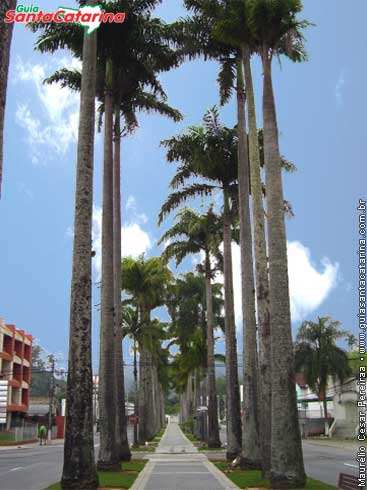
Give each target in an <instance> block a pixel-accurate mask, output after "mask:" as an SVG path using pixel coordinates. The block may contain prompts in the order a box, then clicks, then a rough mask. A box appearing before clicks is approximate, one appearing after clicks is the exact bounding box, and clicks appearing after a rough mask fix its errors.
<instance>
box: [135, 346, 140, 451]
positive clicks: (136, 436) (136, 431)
mask: <svg viewBox="0 0 367 490" xmlns="http://www.w3.org/2000/svg"><path fill="white" fill-rule="evenodd" d="M136 349H137V345H136V340H135V339H134V398H135V400H134V415H139V391H138V365H137V359H136V357H137V356H136ZM137 444H138V424H137V422H135V423H134V446H136V445H137Z"/></svg>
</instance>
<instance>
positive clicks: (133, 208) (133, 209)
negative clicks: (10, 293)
mask: <svg viewBox="0 0 367 490" xmlns="http://www.w3.org/2000/svg"><path fill="white" fill-rule="evenodd" d="M125 208H126V211H129V213H130V217H131V219H132V220H133V221H135V222H137V223H142V224H145V223H147V222H148V217H147V215H146V214H145V213H139V212H138V204H137V201H136V199H135V197H134V196H131V195H130V196H128V198H127V201H126V206H125Z"/></svg>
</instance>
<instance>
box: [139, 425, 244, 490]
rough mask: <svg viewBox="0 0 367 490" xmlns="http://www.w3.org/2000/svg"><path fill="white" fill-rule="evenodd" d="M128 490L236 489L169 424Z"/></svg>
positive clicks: (178, 430)
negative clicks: (142, 469)
mask: <svg viewBox="0 0 367 490" xmlns="http://www.w3.org/2000/svg"><path fill="white" fill-rule="evenodd" d="M147 457H148V458H149V463H148V464H147V465H146V467H145V468H144V471H142V473H140V475H139V477H138V478H137V480H136V481H135V483H134V485H133V486H132V488H131V490H209V489H210V490H234V489H238V487H237V486H236V485H234V484H233V483H232V482H231V481H230V480H228V479H227V478H226V477H225V476H224V475H223V474H222V473H221V471H219V470H218V469H217V468H216V467H215V466H214V465H213V464H211V463H209V461H208V459H207V458H206V456H205V455H203V454H200V453H199V451H198V450H197V448H196V447H195V446H194V445H193V444H192V443H191V442H190V441H189V440H188V439H187V438H186V437H185V436H184V434H183V433H182V431H181V429H180V428H179V426H178V424H177V423H176V422H171V423H170V424H169V425H168V427H167V430H166V432H165V434H164V436H163V437H162V439H161V442H160V443H159V445H158V447H157V450H156V452H155V453H153V454H151V455H149V456H148V455H147Z"/></svg>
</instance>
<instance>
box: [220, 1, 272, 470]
mask: <svg viewBox="0 0 367 490" xmlns="http://www.w3.org/2000/svg"><path fill="white" fill-rule="evenodd" d="M248 5H249V2H248V0H241V1H238V0H235V1H228V2H226V4H225V5H224V6H223V8H222V9H219V15H217V18H216V21H215V24H214V28H213V35H214V38H215V39H216V40H218V41H219V42H224V43H226V44H228V45H229V46H232V48H233V50H236V51H235V52H236V56H237V62H236V66H235V63H234V61H233V60H232V59H231V58H227V59H225V60H223V61H222V71H221V74H220V77H219V80H220V83H221V99H222V103H225V102H227V100H228V99H229V97H230V95H231V92H232V87H233V85H234V77H235V76H236V78H237V87H236V95H237V115H238V131H239V133H238V136H239V166H240V168H242V172H239V180H242V183H241V182H239V191H240V203H242V206H243V207H244V209H243V212H242V214H243V219H242V230H243V239H242V248H241V252H242V260H243V263H244V266H243V276H244V277H243V288H242V289H243V292H244V293H245V292H246V291H247V296H248V298H247V300H245V303H247V305H250V306H251V309H250V307H248V315H247V317H248V320H247V321H245V322H244V325H247V326H248V327H250V328H245V335H246V337H249V338H245V335H244V358H245V365H244V379H245V386H244V405H245V407H244V412H245V414H246V413H247V414H248V415H245V418H246V419H247V420H245V421H244V425H243V447H242V456H243V460H244V461H243V463H246V462H247V463H250V465H254V464H255V466H257V465H258V463H259V446H260V444H261V467H262V470H263V473H264V476H269V473H270V455H271V451H270V443H271V382H270V374H271V364H270V360H271V351H270V311H269V281H268V264H267V251H266V237H265V214H264V207H263V191H264V187H263V184H262V181H261V161H260V151H259V137H258V130H257V122H256V111H255V98H254V90H253V81H252V73H251V64H250V59H251V54H252V52H253V50H254V47H253V40H252V37H251V32H250V28H249V11H248V10H249V8H248ZM242 62H243V67H244V78H243V73H242V66H241V64H242ZM244 82H245V84H244ZM244 85H245V86H246V102H247V116H248V123H249V134H248V138H247V137H246V119H245V111H244V108H245V95H244ZM247 146H248V148H247ZM248 167H249V170H248ZM240 176H242V179H240ZM248 176H250V182H251V186H249V184H248ZM248 192H249V193H250V194H251V197H252V214H253V229H254V258H255V271H256V299H257V319H258V328H259V336H258V337H259V359H258V361H257V359H256V350H255V349H254V345H256V334H255V333H254V323H253V322H254V315H253V313H252V311H253V308H254V304H253V299H254V295H253V294H252V295H251V297H250V294H249V291H251V289H252V288H253V283H254V281H253V280H252V278H253V270H252V264H251V262H252V257H251V253H248V250H251V245H250V240H251V226H250V224H249V222H248V220H249V210H248V209H247V202H248V198H247V197H246V196H247V193H248ZM246 230H247V231H246ZM246 237H247V240H248V241H246ZM248 247H250V248H249V249H248ZM246 260H248V264H247V267H246V265H245V261H246ZM246 276H247V277H249V278H250V280H249V281H248V284H246V283H245V278H246ZM244 297H245V294H244ZM244 318H245V308H244ZM255 321H256V320H255ZM246 346H247V347H246ZM246 359H247V360H248V363H246ZM257 362H258V364H259V380H258V383H259V384H258V396H254V390H255V393H256V389H257V388H256V364H257ZM246 373H247V375H246ZM248 376H250V379H247V378H248ZM251 378H252V379H251ZM246 380H247V383H246ZM251 381H252V383H251ZM258 398H259V403H257V399H258ZM251 400H252V401H251ZM249 408H250V409H251V408H252V410H253V412H252V413H251V410H250V413H249ZM258 418H259V419H260V420H261V423H259V420H258ZM260 434H261V437H260ZM249 456H250V458H249Z"/></svg>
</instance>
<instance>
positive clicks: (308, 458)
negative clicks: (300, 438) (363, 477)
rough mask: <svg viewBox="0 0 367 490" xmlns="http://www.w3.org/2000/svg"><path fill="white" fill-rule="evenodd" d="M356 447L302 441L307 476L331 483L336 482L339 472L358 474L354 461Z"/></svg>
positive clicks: (335, 483)
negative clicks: (322, 444)
mask: <svg viewBox="0 0 367 490" xmlns="http://www.w3.org/2000/svg"><path fill="white" fill-rule="evenodd" d="M356 454H357V448H349V447H348V448H347V447H334V446H321V445H318V444H314V443H312V442H304V443H303V456H304V461H305V468H306V473H307V475H308V476H311V477H312V478H315V479H316V480H321V481H323V482H325V483H330V484H331V485H337V484H338V477H339V473H347V474H349V475H354V476H358V466H357V463H356V461H355V458H356Z"/></svg>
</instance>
